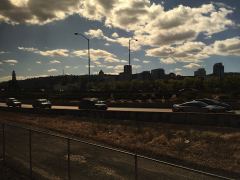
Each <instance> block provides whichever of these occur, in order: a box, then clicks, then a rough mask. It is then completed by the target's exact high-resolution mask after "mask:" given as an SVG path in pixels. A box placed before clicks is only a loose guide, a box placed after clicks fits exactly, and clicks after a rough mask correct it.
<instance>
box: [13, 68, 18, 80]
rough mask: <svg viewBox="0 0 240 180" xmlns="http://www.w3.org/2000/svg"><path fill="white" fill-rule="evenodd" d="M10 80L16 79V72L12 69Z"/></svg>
mask: <svg viewBox="0 0 240 180" xmlns="http://www.w3.org/2000/svg"><path fill="white" fill-rule="evenodd" d="M12 81H13V82H14V81H17V78H16V73H15V71H14V70H13V71H12Z"/></svg>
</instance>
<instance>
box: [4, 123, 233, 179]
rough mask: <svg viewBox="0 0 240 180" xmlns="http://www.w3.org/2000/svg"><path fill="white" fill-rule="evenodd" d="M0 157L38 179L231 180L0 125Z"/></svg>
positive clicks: (137, 156) (95, 145)
mask: <svg viewBox="0 0 240 180" xmlns="http://www.w3.org/2000/svg"><path fill="white" fill-rule="evenodd" d="M0 157H1V159H2V160H3V163H4V164H7V165H8V166H10V167H11V168H14V169H15V170H17V171H18V172H20V173H22V174H25V175H26V176H27V177H29V178H30V179H37V180H38V179H39V180H40V179H49V180H65V179H66V180H79V179H90V180H91V179H92V180H95V179H104V180H105V179H106V180H108V179H109V180H111V179H112V180H115V179H133V180H134V179H135V180H146V179H149V180H150V179H151V180H154V179H157V180H161V179H164V180H174V179H178V180H194V179H197V180H205V179H208V180H215V179H230V178H227V177H222V176H218V175H215V174H210V173H206V172H202V171H198V170H195V169H190V168H186V167H182V166H178V165H175V164H170V163H167V162H163V161H159V160H156V159H152V158H148V157H145V156H141V155H138V154H134V153H130V152H127V151H121V150H118V149H114V148H110V147H106V146H102V145H99V144H94V143H90V142H86V141H81V140H79V139H74V138H70V137H65V136H62V135H58V134H54V133H51V132H46V131H41V130H37V129H30V128H26V127H24V126H19V125H16V124H1V130H0Z"/></svg>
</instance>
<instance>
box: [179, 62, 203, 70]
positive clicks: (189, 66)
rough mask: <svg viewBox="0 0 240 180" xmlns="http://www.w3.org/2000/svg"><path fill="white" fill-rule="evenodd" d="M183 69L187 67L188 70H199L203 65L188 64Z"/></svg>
mask: <svg viewBox="0 0 240 180" xmlns="http://www.w3.org/2000/svg"><path fill="white" fill-rule="evenodd" d="M183 67H185V68H187V69H197V68H200V67H201V65H199V64H196V63H190V64H187V65H185V66H183Z"/></svg>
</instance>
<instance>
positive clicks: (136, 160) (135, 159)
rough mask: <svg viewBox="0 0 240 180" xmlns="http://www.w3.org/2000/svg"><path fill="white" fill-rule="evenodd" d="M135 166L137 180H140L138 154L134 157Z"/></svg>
mask: <svg viewBox="0 0 240 180" xmlns="http://www.w3.org/2000/svg"><path fill="white" fill-rule="evenodd" d="M134 164H135V180H138V159H137V154H135V155H134Z"/></svg>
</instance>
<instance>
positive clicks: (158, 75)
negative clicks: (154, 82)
mask: <svg viewBox="0 0 240 180" xmlns="http://www.w3.org/2000/svg"><path fill="white" fill-rule="evenodd" d="M164 76H165V71H164V69H161V68H159V69H153V70H151V77H152V79H162V78H164Z"/></svg>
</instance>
